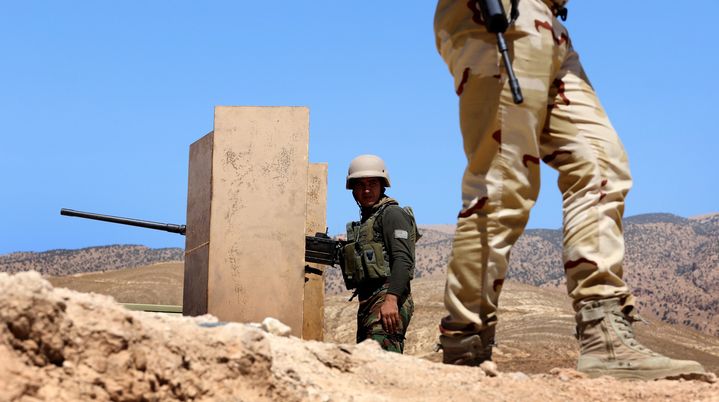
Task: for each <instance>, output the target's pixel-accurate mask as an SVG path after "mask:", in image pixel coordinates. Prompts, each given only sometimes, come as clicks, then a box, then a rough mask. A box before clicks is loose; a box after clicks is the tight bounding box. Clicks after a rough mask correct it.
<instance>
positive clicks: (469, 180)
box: [435, 0, 633, 331]
mask: <svg viewBox="0 0 719 402" xmlns="http://www.w3.org/2000/svg"><path fill="white" fill-rule="evenodd" d="M552 3H553V2H551V1H546V2H543V1H541V0H522V1H520V2H519V18H518V19H517V21H515V22H514V23H513V24H512V25H511V26H510V28H509V29H508V30H507V33H506V37H507V40H508V43H509V45H510V54H513V55H514V57H513V64H514V70H515V73H516V75H517V78H518V79H519V81H520V84H521V87H522V92H523V95H524V103H522V104H520V105H515V104H514V103H513V102H512V96H511V92H510V89H509V85H508V83H507V78H506V74H505V71H504V69H503V64H502V61H501V58H500V57H499V55H498V52H497V44H496V43H497V42H496V36H495V35H494V34H490V33H487V31H486V29H485V28H484V26H483V25H482V22H481V17H480V13H479V11H478V9H477V8H476V6H472V5H473V4H474V2H469V3H468V2H465V1H454V0H440V1H439V4H438V5H437V11H436V14H435V33H436V40H437V47H438V49H439V51H440V53H441V55H442V57H443V58H444V60H445V61H446V62H447V65H448V66H449V68H450V71H451V72H452V74H453V76H454V80H455V90H456V92H457V95H459V104H460V125H461V130H462V135H463V137H464V150H465V154H466V156H467V167H466V170H465V173H464V177H463V180H462V197H463V208H462V210H461V211H460V213H459V217H458V223H457V230H456V233H455V238H454V243H453V247H452V254H451V258H450V262H449V266H448V277H447V286H446V293H445V304H446V306H447V309H448V310H449V313H450V317H448V318H447V319H446V320H445V322H446V323H447V324H449V326H450V327H452V326H455V327H456V325H459V324H462V325H463V326H465V325H468V324H471V325H469V327H468V330H469V331H476V330H481V329H483V328H486V327H488V326H493V325H495V321H496V310H497V301H498V298H499V293H500V291H501V289H502V284H503V282H504V278H505V274H506V271H507V263H508V259H509V253H510V249H511V247H512V245H513V244H514V242H515V241H516V240H517V238H518V237H519V235H520V234H521V233H522V231H523V230H524V226H525V224H526V223H527V219H528V218H529V211H530V209H531V207H532V206H533V205H534V202H535V200H536V199H537V195H538V192H539V162H540V160H542V161H544V162H545V163H546V164H548V165H549V166H551V167H552V168H554V169H556V170H557V171H558V172H559V181H558V184H559V189H560V191H561V192H562V195H563V199H564V201H563V204H564V205H563V207H564V233H563V234H564V255H563V259H564V269H565V272H566V275H567V288H568V292H569V295H570V296H571V297H572V298H573V300H574V307H575V309H577V310H578V309H579V308H581V307H582V306H583V305H584V304H586V303H587V302H588V301H591V300H596V299H606V298H609V297H617V298H619V299H621V300H622V305H623V306H625V307H628V306H631V305H633V297H632V296H631V294H630V291H629V288H628V287H627V285H626V284H625V283H624V281H623V280H622V273H623V272H622V261H623V258H624V241H623V235H622V222H621V221H622V213H623V210H624V198H625V196H626V194H627V192H628V191H629V188H630V187H631V183H632V181H631V177H630V174H629V166H628V163H627V157H626V154H625V152H624V148H623V146H622V144H621V142H620V140H619V138H618V137H617V134H616V132H615V131H614V128H613V127H612V125H611V123H610V122H609V119H608V118H607V115H606V114H605V112H604V109H603V108H602V106H601V105H600V103H599V100H598V99H597V97H596V95H595V93H594V90H593V89H592V87H591V85H590V83H589V80H588V79H587V77H586V75H585V73H584V70H583V68H582V66H581V64H580V63H579V56H578V55H577V53H576V51H575V50H574V48H573V47H572V44H571V41H570V39H569V34H568V33H567V30H566V28H565V27H564V26H563V25H562V23H561V22H560V21H559V20H558V19H557V18H556V17H555V16H554V15H553V11H552V8H551V7H549V6H548V4H552ZM560 3H564V2H560ZM505 8H506V9H507V10H508V9H509V2H508V1H507V2H505ZM455 324H456V325H455Z"/></svg>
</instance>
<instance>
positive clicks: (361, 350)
mask: <svg viewBox="0 0 719 402" xmlns="http://www.w3.org/2000/svg"><path fill="white" fill-rule="evenodd" d="M213 323H214V319H213V318H212V317H209V316H203V317H197V318H188V317H176V316H169V315H158V314H150V313H140V312H132V311H128V310H125V309H124V308H123V307H121V306H120V305H118V304H116V303H115V302H114V301H113V300H112V299H111V298H109V297H106V296H99V295H88V294H81V293H76V292H73V291H70V290H66V289H55V288H53V287H52V286H51V285H50V284H49V283H48V282H47V281H45V280H44V279H42V277H41V276H40V275H39V274H37V273H22V274H17V275H7V274H0V400H2V401H37V400H46V401H71V400H72V401H76V400H90V399H94V400H100V401H106V400H112V401H155V400H157V401H159V400H220V401H263V400H277V401H402V400H406V401H420V400H421V401H482V400H493V401H517V400H552V401H597V400H602V401H626V400H630V401H639V400H673V401H717V400H719V384H717V383H716V382H713V383H712V381H713V380H715V377H713V376H707V377H704V378H703V381H699V380H674V381H670V380H661V381H654V382H622V381H617V380H614V379H609V378H600V379H594V380H590V379H586V378H584V377H583V376H582V375H581V374H579V373H577V372H574V371H572V370H570V369H566V368H565V369H551V370H549V371H547V372H545V373H538V374H525V373H522V372H518V371H505V372H499V371H498V370H497V369H496V367H493V366H492V365H489V366H487V367H485V368H484V369H482V368H468V367H453V366H446V365H442V364H438V363H434V362H431V361H428V360H426V359H421V358H418V357H416V356H409V355H407V356H402V355H397V354H391V353H386V352H383V351H382V350H380V349H379V347H378V346H376V345H375V344H374V343H372V342H369V343H362V344H360V345H351V344H339V343H322V342H313V341H302V340H299V339H296V338H293V337H287V336H281V335H282V334H283V331H282V329H281V328H279V329H277V328H276V327H272V326H268V325H253V324H227V325H213Z"/></svg>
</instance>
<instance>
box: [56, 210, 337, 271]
mask: <svg viewBox="0 0 719 402" xmlns="http://www.w3.org/2000/svg"><path fill="white" fill-rule="evenodd" d="M60 215H64V216H75V217H78V218H85V219H93V220H97V221H103V222H112V223H119V224H121V225H130V226H138V227H141V228H146V229H154V230H164V231H166V232H170V233H177V234H181V235H183V236H184V235H185V230H186V226H185V225H176V224H172V223H159V222H152V221H144V220H140V219H132V218H122V217H119V216H111V215H101V214H96V213H92V212H83V211H76V210H74V209H67V208H62V209H60ZM345 243H346V242H345V241H344V240H333V239H331V238H330V237H329V236H328V235H327V234H326V233H322V232H318V233H316V234H315V235H314V236H305V261H306V262H314V263H317V264H323V265H339V266H342V265H344V258H343V251H342V249H343V246H344V245H345Z"/></svg>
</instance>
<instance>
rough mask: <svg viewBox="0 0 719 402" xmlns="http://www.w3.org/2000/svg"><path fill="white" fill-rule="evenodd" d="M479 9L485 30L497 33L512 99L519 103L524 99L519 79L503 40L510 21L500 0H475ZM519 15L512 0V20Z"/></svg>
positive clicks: (515, 0) (514, 1)
mask: <svg viewBox="0 0 719 402" xmlns="http://www.w3.org/2000/svg"><path fill="white" fill-rule="evenodd" d="M477 5H478V6H479V11H480V12H481V13H482V19H483V20H484V24H485V26H486V27H487V32H489V33H494V34H497V48H499V52H500V53H501V54H502V59H503V60H504V68H505V69H506V70H507V76H509V88H510V89H511V90H512V99H513V100H514V103H516V104H520V103H522V102H523V101H524V98H523V97H522V89H521V88H520V87H519V81H517V77H516V76H515V75H514V69H513V68H512V61H511V60H510V59H509V51H508V50H507V42H506V41H505V40H504V33H505V32H506V31H507V28H508V27H509V24H510V21H509V20H507V15H506V14H505V13H504V6H502V2H501V1H500V0H477ZM518 16H519V11H517V0H512V21H514V20H515V19H516V18H517V17H518Z"/></svg>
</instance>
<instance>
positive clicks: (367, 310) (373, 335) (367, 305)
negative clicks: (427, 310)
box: [357, 285, 414, 353]
mask: <svg viewBox="0 0 719 402" xmlns="http://www.w3.org/2000/svg"><path fill="white" fill-rule="evenodd" d="M387 288H388V285H384V286H382V287H380V288H378V289H377V290H376V291H375V292H374V293H372V294H371V295H370V296H369V297H368V298H367V299H364V300H360V305H359V309H358V310H357V343H360V342H362V341H364V340H365V339H374V340H375V341H377V342H378V343H379V344H380V346H381V347H382V349H384V350H387V351H390V352H397V353H403V352H404V339H405V334H406V333H407V327H408V326H409V321H410V319H412V314H413V313H414V301H413V300H412V294H411V293H410V294H408V295H407V297H406V298H405V299H404V300H402V298H400V299H399V302H401V303H402V305H401V306H399V316H400V321H401V322H402V328H400V331H399V332H397V333H395V334H390V333H387V331H385V330H384V328H382V320H380V315H379V309H380V307H381V306H382V303H384V298H385V296H386V295H387Z"/></svg>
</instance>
